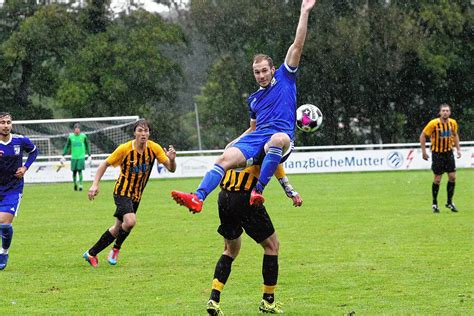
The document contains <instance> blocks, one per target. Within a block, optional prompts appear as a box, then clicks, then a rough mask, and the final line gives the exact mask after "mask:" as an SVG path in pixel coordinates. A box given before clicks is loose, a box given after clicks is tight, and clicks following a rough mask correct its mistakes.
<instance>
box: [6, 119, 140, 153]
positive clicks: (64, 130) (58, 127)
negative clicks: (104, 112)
mask: <svg viewBox="0 0 474 316" xmlns="http://www.w3.org/2000/svg"><path fill="white" fill-rule="evenodd" d="M137 120H139V116H115V117H89V118H70V119H47V120H18V121H13V133H15V134H21V135H24V136H27V137H28V138H30V139H31V141H32V142H33V143H34V144H35V145H36V146H37V147H38V149H39V152H40V156H42V157H45V158H46V157H52V156H58V155H62V153H63V148H64V145H65V144H66V141H67V137H68V136H69V134H70V133H73V130H74V124H76V123H79V124H80V127H81V133H84V134H86V135H87V136H88V139H89V143H90V146H91V154H92V155H101V154H110V153H111V152H112V151H113V150H115V148H117V146H118V145H120V144H122V143H124V142H126V141H128V140H130V139H131V138H132V137H133V135H132V131H131V126H132V125H133V124H134V123H135V122H136V121H137Z"/></svg>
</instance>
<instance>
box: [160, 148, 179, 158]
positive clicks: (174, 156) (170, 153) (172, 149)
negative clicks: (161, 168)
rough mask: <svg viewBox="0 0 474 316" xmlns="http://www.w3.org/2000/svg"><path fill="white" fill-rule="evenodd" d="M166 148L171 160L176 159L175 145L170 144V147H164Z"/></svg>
mask: <svg viewBox="0 0 474 316" xmlns="http://www.w3.org/2000/svg"><path fill="white" fill-rule="evenodd" d="M163 149H164V150H165V154H166V156H167V157H168V158H169V159H170V160H174V159H175V158H176V150H175V149H174V147H173V145H169V147H168V149H166V148H163Z"/></svg>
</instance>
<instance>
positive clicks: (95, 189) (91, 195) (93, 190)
mask: <svg viewBox="0 0 474 316" xmlns="http://www.w3.org/2000/svg"><path fill="white" fill-rule="evenodd" d="M97 194H99V186H98V185H95V184H92V186H91V188H90V189H89V192H87V196H88V197H89V200H91V201H92V200H93V199H94V198H95V197H96V196H97Z"/></svg>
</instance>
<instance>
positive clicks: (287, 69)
mask: <svg viewBox="0 0 474 316" xmlns="http://www.w3.org/2000/svg"><path fill="white" fill-rule="evenodd" d="M277 71H281V73H282V74H283V75H284V76H285V77H286V78H288V79H289V80H291V81H296V73H297V71H298V67H291V66H289V65H288V64H287V63H283V65H281V66H280V68H278V70H277Z"/></svg>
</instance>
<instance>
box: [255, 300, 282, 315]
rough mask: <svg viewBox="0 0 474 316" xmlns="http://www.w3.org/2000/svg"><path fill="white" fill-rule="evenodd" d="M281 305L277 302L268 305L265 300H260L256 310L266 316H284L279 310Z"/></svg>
mask: <svg viewBox="0 0 474 316" xmlns="http://www.w3.org/2000/svg"><path fill="white" fill-rule="evenodd" d="M282 305H283V304H281V303H278V302H273V303H271V304H270V303H268V302H267V301H266V300H262V301H261V302H260V305H259V306H258V310H259V311H260V312H261V313H268V314H284V313H285V312H284V311H283V310H282V309H281V306H282Z"/></svg>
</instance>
